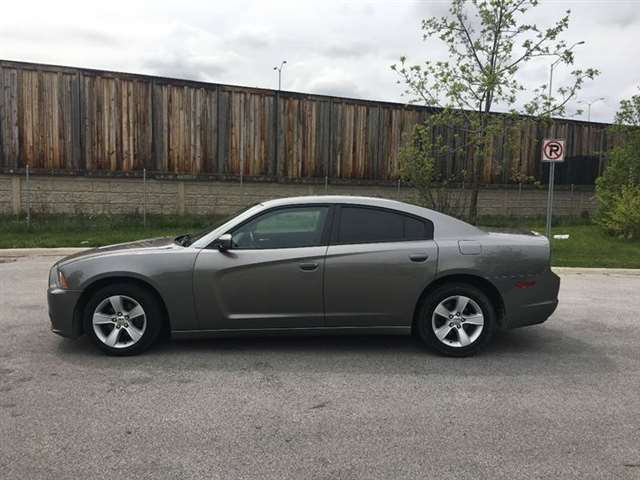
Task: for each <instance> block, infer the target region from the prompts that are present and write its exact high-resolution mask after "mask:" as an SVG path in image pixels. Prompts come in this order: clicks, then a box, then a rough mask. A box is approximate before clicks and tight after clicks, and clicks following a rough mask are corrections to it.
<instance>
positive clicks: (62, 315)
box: [47, 288, 82, 338]
mask: <svg viewBox="0 0 640 480" xmlns="http://www.w3.org/2000/svg"><path fill="white" fill-rule="evenodd" d="M81 294H82V292H78V291H75V290H62V289H60V288H50V289H49V290H47V303H48V304H49V320H50V321H51V330H52V331H53V332H54V333H57V334H58V335H62V336H63V337H71V338H75V337H78V336H80V334H81V332H82V329H81V325H80V322H79V321H78V320H77V319H76V318H75V317H76V316H75V310H76V305H77V304H78V300H80V295H81Z"/></svg>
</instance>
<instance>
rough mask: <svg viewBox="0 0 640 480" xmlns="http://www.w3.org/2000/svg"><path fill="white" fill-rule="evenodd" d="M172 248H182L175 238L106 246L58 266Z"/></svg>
mask: <svg viewBox="0 0 640 480" xmlns="http://www.w3.org/2000/svg"><path fill="white" fill-rule="evenodd" d="M170 248H180V246H179V245H178V244H176V243H175V241H174V238H173V237H160V238H150V239H147V240H137V241H135V242H127V243H118V244H115V245H105V246H103V247H97V248H91V249H89V250H84V251H82V252H78V253H74V254H73V255H69V256H68V257H64V258H63V259H62V260H60V261H59V262H57V264H56V265H66V264H69V263H72V262H75V261H78V260H87V259H89V258H93V257H101V256H105V255H113V254H118V253H125V252H126V253H135V252H136V251H148V250H163V249H170Z"/></svg>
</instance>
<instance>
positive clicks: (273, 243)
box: [232, 207, 328, 249]
mask: <svg viewBox="0 0 640 480" xmlns="http://www.w3.org/2000/svg"><path fill="white" fill-rule="evenodd" d="M327 211H328V207H294V208H286V209H278V210H274V211H272V212H267V213H265V214H263V215H260V216H259V217H257V218H255V219H254V220H250V221H249V222H247V223H245V224H244V225H242V226H241V227H239V228H238V229H236V230H235V231H234V232H233V233H232V236H233V245H234V248H239V249H265V248H295V247H312V246H316V245H320V244H321V242H322V232H323V229H324V224H325V220H326V217H327Z"/></svg>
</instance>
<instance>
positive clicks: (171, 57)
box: [143, 53, 229, 82]
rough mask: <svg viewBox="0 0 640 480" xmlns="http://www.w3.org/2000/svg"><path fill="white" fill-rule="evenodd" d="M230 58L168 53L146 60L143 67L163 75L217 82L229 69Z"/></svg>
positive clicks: (150, 71)
mask: <svg viewBox="0 0 640 480" xmlns="http://www.w3.org/2000/svg"><path fill="white" fill-rule="evenodd" d="M228 64H229V59H228V58H224V57H213V56H211V57H201V56H185V55H182V54H178V53H166V54H161V55H158V56H157V57H155V58H150V59H147V60H145V61H144V63H143V68H144V69H145V70H146V71H148V72H149V73H152V74H155V75H159V76H162V77H172V78H182V79H189V80H200V81H209V82H217V81H219V80H218V79H219V78H220V76H221V75H222V74H223V73H224V72H225V71H226V70H227V67H226V65H228Z"/></svg>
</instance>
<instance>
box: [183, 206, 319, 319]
mask: <svg viewBox="0 0 640 480" xmlns="http://www.w3.org/2000/svg"><path fill="white" fill-rule="evenodd" d="M328 213H329V207H327V206H322V205H318V206H296V207H286V208H276V209H271V210H268V211H266V212H262V213H260V214H258V215H257V216H256V217H254V218H252V219H250V220H249V221H248V222H245V223H244V224H242V225H240V226H239V227H237V228H235V229H234V230H233V231H231V232H229V233H231V234H232V238H233V247H232V248H231V249H230V250H227V251H225V252H220V251H218V250H217V249H204V250H202V251H201V253H200V254H199V255H198V257H197V259H196V264H195V270H194V290H195V292H194V293H195V301H196V309H197V312H198V320H199V324H200V328H203V329H210V330H254V329H259V330H262V329H277V328H311V327H321V326H323V324H324V306H323V281H324V279H323V275H324V262H325V254H326V250H327V247H326V232H325V226H326V223H327V218H328Z"/></svg>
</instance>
